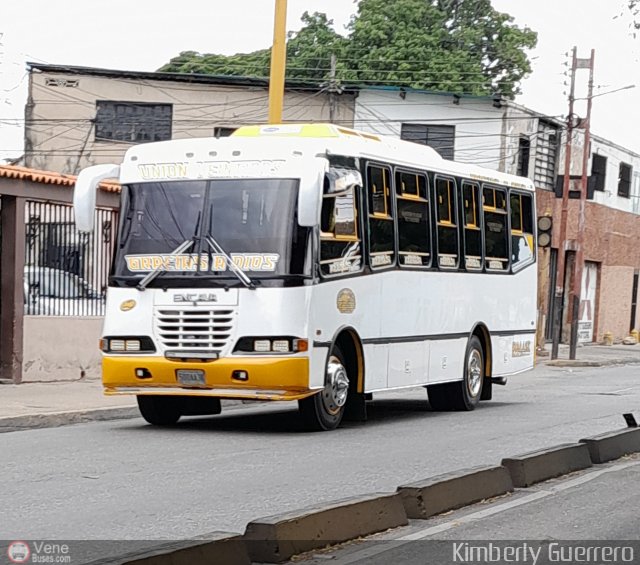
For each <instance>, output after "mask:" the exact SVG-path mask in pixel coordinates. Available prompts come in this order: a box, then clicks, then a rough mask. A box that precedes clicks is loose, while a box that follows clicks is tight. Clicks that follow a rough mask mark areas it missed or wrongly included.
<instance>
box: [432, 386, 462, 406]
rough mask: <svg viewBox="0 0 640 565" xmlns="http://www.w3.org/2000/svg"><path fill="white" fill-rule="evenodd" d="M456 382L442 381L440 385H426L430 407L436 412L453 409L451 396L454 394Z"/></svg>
mask: <svg viewBox="0 0 640 565" xmlns="http://www.w3.org/2000/svg"><path fill="white" fill-rule="evenodd" d="M456 385H458V383H443V384H440V385H431V386H428V387H427V393H428V394H429V404H430V405H431V409H432V410H435V411H436V412H446V411H448V410H453V408H454V402H453V398H454V396H455V394H456V390H455V389H456V388H457V386H456Z"/></svg>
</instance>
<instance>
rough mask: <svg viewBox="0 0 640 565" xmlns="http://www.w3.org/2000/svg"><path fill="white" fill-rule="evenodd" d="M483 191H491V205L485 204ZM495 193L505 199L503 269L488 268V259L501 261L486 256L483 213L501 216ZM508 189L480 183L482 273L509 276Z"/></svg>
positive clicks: (485, 231) (488, 183)
mask: <svg viewBox="0 0 640 565" xmlns="http://www.w3.org/2000/svg"><path fill="white" fill-rule="evenodd" d="M485 190H493V205H487V204H485V199H484V193H485ZM496 191H500V192H502V193H504V197H505V207H504V216H505V239H506V242H505V243H506V252H507V256H506V258H505V260H506V265H505V267H504V268H503V269H492V268H490V267H489V266H488V263H487V261H488V259H495V260H496V261H501V260H502V258H501V257H488V256H487V228H486V224H487V221H486V215H485V212H489V213H491V214H501V212H499V210H502V208H498V207H497V205H496V204H497V203H496ZM509 195H510V189H509V187H507V186H505V185H500V184H495V183H491V182H483V183H482V195H481V198H482V256H483V258H484V264H483V267H484V272H485V273H492V274H500V275H504V274H509V273H511V225H510V222H511V214H510V206H511V203H510V200H509V198H510V196H509Z"/></svg>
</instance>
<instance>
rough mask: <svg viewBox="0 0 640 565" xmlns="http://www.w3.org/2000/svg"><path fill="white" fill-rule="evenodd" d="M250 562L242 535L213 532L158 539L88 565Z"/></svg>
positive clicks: (236, 564) (226, 564)
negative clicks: (155, 543) (181, 538)
mask: <svg viewBox="0 0 640 565" xmlns="http://www.w3.org/2000/svg"><path fill="white" fill-rule="evenodd" d="M207 563H215V564H216V565H251V560H250V559H249V554H248V552H247V548H246V545H245V543H244V540H243V538H242V536H241V535H239V534H235V533H229V532H213V533H211V534H207V535H206V536H202V537H201V539H197V540H186V541H176V542H158V547H157V548H153V549H149V550H144V551H138V552H131V553H127V554H123V555H118V556H117V557H108V558H105V559H100V560H98V561H92V562H91V563H90V564H89V565H200V564H202V565H205V564H207Z"/></svg>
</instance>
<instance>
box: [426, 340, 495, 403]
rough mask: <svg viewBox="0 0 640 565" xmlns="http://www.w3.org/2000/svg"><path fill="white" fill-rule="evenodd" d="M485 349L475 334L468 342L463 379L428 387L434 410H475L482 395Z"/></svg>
mask: <svg viewBox="0 0 640 565" xmlns="http://www.w3.org/2000/svg"><path fill="white" fill-rule="evenodd" d="M483 384H484V350H483V349H482V344H481V343H480V340H479V339H478V338H477V337H476V336H475V335H474V336H472V337H471V339H470V340H469V343H468V344H467V351H466V354H465V357H464V375H463V378H462V381H456V382H453V383H443V384H439V385H431V386H429V387H427V390H428V393H429V404H431V408H433V409H434V410H466V411H468V410H473V409H474V408H475V407H476V406H477V405H478V402H480V398H481V397H482V385H483Z"/></svg>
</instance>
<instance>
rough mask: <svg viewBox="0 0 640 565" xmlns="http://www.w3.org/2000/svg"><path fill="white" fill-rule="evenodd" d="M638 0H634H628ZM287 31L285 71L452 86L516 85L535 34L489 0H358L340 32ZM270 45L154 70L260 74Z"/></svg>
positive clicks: (178, 60)
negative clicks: (344, 30)
mask: <svg viewBox="0 0 640 565" xmlns="http://www.w3.org/2000/svg"><path fill="white" fill-rule="evenodd" d="M631 1H639V0H631ZM302 23H303V27H302V28H301V29H300V31H298V32H296V33H292V34H290V35H289V41H288V43H287V78H295V79H301V80H307V81H312V82H318V83H320V82H324V81H328V80H330V77H331V73H332V69H331V58H332V55H333V56H335V65H334V68H333V76H334V77H335V80H337V81H342V82H349V83H355V84H368V85H392V86H406V87H413V88H420V89H429V90H439V91H445V92H455V93H472V94H490V93H496V92H499V93H501V94H503V95H505V96H509V97H511V96H514V95H515V94H517V93H518V84H519V82H520V81H521V80H522V79H523V78H524V77H525V76H526V75H527V74H528V73H530V72H531V65H530V62H529V59H528V57H527V50H528V49H532V48H533V47H535V45H536V42H537V34H536V33H535V32H533V31H531V30H530V29H529V28H526V27H525V28H519V27H517V26H516V25H514V24H513V18H512V17H511V16H509V15H508V14H504V13H500V12H497V11H496V10H494V9H493V7H492V6H491V1H490V0H360V1H359V2H358V10H357V13H356V14H355V15H354V16H353V17H352V19H351V22H350V23H349V25H348V26H347V30H346V31H347V35H346V36H342V35H340V34H339V33H337V32H336V31H335V30H334V29H333V22H332V20H330V19H328V18H327V16H326V15H325V14H322V13H318V12H316V13H313V14H309V13H308V12H305V14H304V15H303V17H302ZM269 64H270V49H263V50H260V51H255V52H253V53H247V54H237V55H231V56H225V55H215V54H200V53H196V52H193V51H184V52H182V53H180V54H179V55H178V56H177V57H174V58H173V59H171V61H169V63H167V64H166V65H164V66H163V67H162V68H161V69H159V70H160V71H163V72H179V73H207V74H219V75H236V76H252V77H268V76H269Z"/></svg>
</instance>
